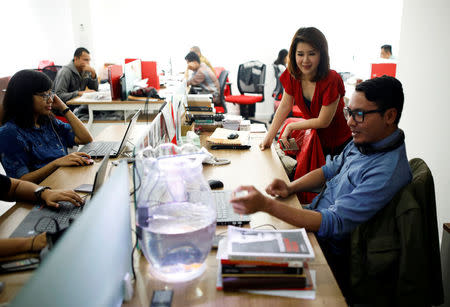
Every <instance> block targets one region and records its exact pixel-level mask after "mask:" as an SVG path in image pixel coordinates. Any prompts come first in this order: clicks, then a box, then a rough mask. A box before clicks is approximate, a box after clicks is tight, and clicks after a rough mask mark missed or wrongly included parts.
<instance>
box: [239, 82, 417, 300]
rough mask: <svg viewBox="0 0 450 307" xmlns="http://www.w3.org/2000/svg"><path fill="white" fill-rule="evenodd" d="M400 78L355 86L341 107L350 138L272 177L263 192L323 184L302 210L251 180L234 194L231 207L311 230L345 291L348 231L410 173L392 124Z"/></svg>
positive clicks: (395, 120) (401, 140) (284, 194)
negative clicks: (305, 169) (289, 173)
mask: <svg viewBox="0 0 450 307" xmlns="http://www.w3.org/2000/svg"><path fill="white" fill-rule="evenodd" d="M403 100H404V96H403V89H402V85H401V83H400V82H399V81H398V80H397V79H395V78H393V77H388V76H383V77H380V78H375V79H370V80H367V81H365V82H363V83H361V84H359V85H357V86H356V89H355V93H354V94H353V96H352V98H351V100H350V103H349V106H348V108H345V109H344V110H345V116H346V119H347V124H348V126H349V127H350V129H351V132H352V141H350V143H349V144H347V146H346V147H345V148H344V150H343V151H342V153H341V154H340V155H338V156H335V157H334V159H333V160H331V159H328V160H327V162H326V164H325V165H324V166H323V167H321V168H318V169H316V170H313V171H311V172H309V173H308V174H306V175H304V176H303V177H301V178H299V179H297V180H295V181H293V182H284V181H283V180H280V179H275V180H274V181H273V182H272V183H271V184H270V185H269V186H268V187H267V188H266V192H267V193H268V194H269V195H272V196H279V197H282V198H283V197H287V196H289V195H291V194H294V193H296V192H298V191H311V190H313V189H316V188H320V187H322V186H324V184H326V185H325V188H323V190H322V192H321V193H320V194H319V195H318V196H317V197H316V198H315V199H314V200H313V201H312V203H311V204H309V205H307V206H306V207H305V208H306V209H308V210H302V209H300V208H294V207H290V206H287V205H285V204H283V203H282V202H280V201H278V200H277V199H276V198H269V197H267V196H264V195H263V194H262V193H261V192H259V191H258V190H256V189H255V188H254V187H253V186H242V187H239V188H238V190H247V191H248V192H249V193H248V194H247V195H246V196H244V197H239V198H234V199H232V200H231V202H232V203H233V208H234V211H235V212H237V213H240V214H249V213H254V212H257V211H264V212H267V213H269V214H271V215H273V216H275V217H277V218H279V219H281V220H283V221H285V222H287V223H289V224H292V225H294V226H297V227H304V228H306V229H307V230H308V231H314V232H316V234H317V237H318V241H319V243H320V245H321V247H322V250H323V251H324V254H325V256H326V258H327V261H328V263H329V264H330V267H331V269H332V271H333V273H334V274H335V277H336V279H337V281H338V283H339V285H340V286H341V289H342V290H343V292H344V295H346V294H348V293H347V286H348V283H347V282H348V280H349V279H348V278H349V277H348V266H346V264H348V263H349V260H348V259H347V257H348V253H349V249H348V245H347V244H348V243H349V242H348V240H349V237H350V234H351V232H352V231H353V230H354V229H355V228H356V227H357V226H358V225H359V224H362V223H364V222H365V221H367V220H369V219H370V218H371V217H372V216H374V215H375V213H377V211H379V210H380V209H382V208H383V207H384V206H385V205H386V204H387V203H388V202H389V201H390V200H391V198H392V197H393V196H394V195H395V194H396V193H397V192H398V191H399V190H400V189H401V188H402V187H403V186H405V185H406V184H408V183H409V182H410V181H411V179H412V174H411V170H410V167H409V164H408V159H407V156H406V150H405V144H404V134H403V131H402V130H400V129H399V128H398V122H399V120H400V116H401V113H402V109H403Z"/></svg>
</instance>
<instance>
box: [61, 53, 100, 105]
mask: <svg viewBox="0 0 450 307" xmlns="http://www.w3.org/2000/svg"><path fill="white" fill-rule="evenodd" d="M90 61H91V56H90V54H89V51H88V50H87V49H86V48H83V47H80V48H77V50H75V53H74V55H73V60H72V61H70V63H69V64H68V65H66V66H64V67H63V68H61V70H60V71H58V74H57V75H56V78H55V83H54V90H55V92H56V94H57V95H58V97H59V98H61V100H62V101H64V102H67V101H69V100H70V99H72V98H75V97H78V96H81V95H83V93H86V92H95V91H97V90H98V80H97V74H96V72H95V70H94V68H92V67H91V66H90ZM86 87H87V89H86ZM69 107H70V108H71V109H72V110H73V109H75V107H76V106H75V105H71V106H69Z"/></svg>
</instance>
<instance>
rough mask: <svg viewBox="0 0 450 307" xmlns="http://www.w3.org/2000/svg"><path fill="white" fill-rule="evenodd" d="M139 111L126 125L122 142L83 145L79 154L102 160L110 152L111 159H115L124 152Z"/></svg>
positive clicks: (98, 142)
mask: <svg viewBox="0 0 450 307" xmlns="http://www.w3.org/2000/svg"><path fill="white" fill-rule="evenodd" d="M140 113H141V110H139V111H137V112H136V113H135V114H134V115H133V117H132V118H131V120H130V122H129V123H128V127H127V131H126V132H125V134H124V135H123V138H122V141H120V142H103V141H97V142H91V143H89V144H86V145H84V146H83V147H81V148H80V150H79V151H80V152H85V153H87V154H89V155H90V156H91V157H93V158H102V157H104V156H105V155H106V153H109V152H110V157H111V158H117V157H118V156H119V155H120V154H121V152H122V151H123V150H124V148H125V146H126V145H127V142H128V139H129V138H130V135H131V131H132V130H133V127H134V125H135V124H136V121H137V119H138V116H139V114H140Z"/></svg>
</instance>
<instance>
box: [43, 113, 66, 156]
mask: <svg viewBox="0 0 450 307" xmlns="http://www.w3.org/2000/svg"><path fill="white" fill-rule="evenodd" d="M48 119H49V121H50V125H51V126H52V129H53V132H54V133H55V135H56V137H57V138H58V142H59V144H60V145H61V150H62V151H63V152H64V153H65V155H66V156H67V155H68V154H69V152H68V151H67V148H66V147H65V146H64V145H63V143H62V142H61V139H60V138H59V135H58V133H57V132H56V129H55V127H54V126H53V120H52V118H51V117H50V116H49V118H48Z"/></svg>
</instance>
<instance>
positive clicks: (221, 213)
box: [212, 190, 250, 226]
mask: <svg viewBox="0 0 450 307" xmlns="http://www.w3.org/2000/svg"><path fill="white" fill-rule="evenodd" d="M212 193H213V196H214V201H215V203H216V210H217V225H235V226H238V225H243V224H247V223H250V216H249V215H241V214H237V213H235V212H234V210H233V207H232V206H231V203H230V199H231V193H232V192H231V191H228V190H221V191H212Z"/></svg>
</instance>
